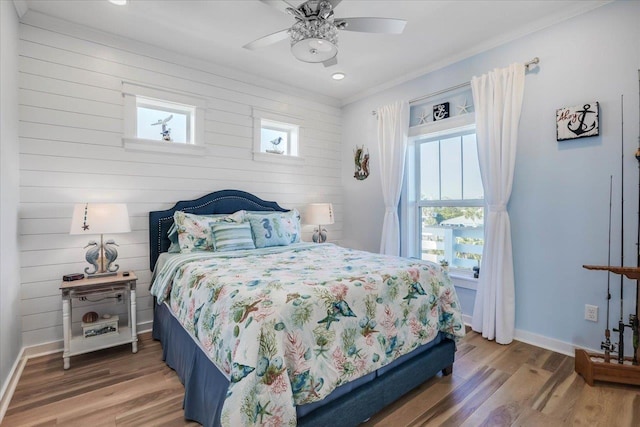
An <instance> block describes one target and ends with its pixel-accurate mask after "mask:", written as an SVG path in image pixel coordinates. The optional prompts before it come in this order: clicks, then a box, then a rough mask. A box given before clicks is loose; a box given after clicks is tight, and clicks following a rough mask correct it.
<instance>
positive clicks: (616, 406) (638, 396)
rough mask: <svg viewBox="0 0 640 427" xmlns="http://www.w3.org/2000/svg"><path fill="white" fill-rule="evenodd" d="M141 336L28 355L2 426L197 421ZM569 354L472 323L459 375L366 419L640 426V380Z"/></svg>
mask: <svg viewBox="0 0 640 427" xmlns="http://www.w3.org/2000/svg"><path fill="white" fill-rule="evenodd" d="M140 338H141V339H140V342H139V345H138V348H139V351H138V353H137V354H132V353H131V347H130V346H129V345H123V346H120V347H116V348H112V349H107V350H102V351H98V352H94V353H89V354H85V355H81V356H76V357H73V358H72V359H71V369H70V370H68V371H64V370H63V369H62V356H61V354H60V353H55V354H52V355H48V356H42V357H38V358H34V359H30V360H29V361H28V363H27V365H26V367H25V369H24V372H23V374H22V377H21V378H20V381H19V383H18V386H17V388H16V391H15V393H14V396H13V398H12V400H11V402H10V404H9V408H8V410H7V413H6V416H5V418H4V420H3V422H2V426H91V427H99V426H197V425H198V424H197V423H193V422H189V421H186V420H184V413H183V410H182V398H183V395H184V387H183V386H182V384H181V383H180V381H179V380H178V377H177V376H176V374H175V372H174V371H172V370H171V369H170V368H168V367H167V366H166V365H165V364H164V362H163V361H162V349H161V347H160V343H159V342H157V341H153V340H152V339H151V337H150V334H149V333H146V334H142V335H141V336H140ZM573 363H574V362H573V358H571V357H568V356H565V355H562V354H558V353H554V352H551V351H548V350H544V349H541V348H538V347H534V346H532V345H529V344H525V343H521V342H517V341H514V342H513V343H512V344H510V345H507V346H502V345H499V344H496V343H494V342H491V341H486V340H484V339H483V338H482V337H481V336H480V335H478V334H476V333H474V332H469V333H468V334H467V336H466V337H465V338H464V339H463V340H462V341H461V342H460V344H459V345H458V352H457V353H456V363H455V365H454V369H453V375H450V376H447V377H443V376H441V375H438V376H436V377H435V378H432V379H431V380H429V381H427V382H426V383H424V384H422V385H421V386H420V387H418V388H416V389H414V390H413V391H411V392H410V393H409V394H408V395H406V396H405V397H404V398H403V399H401V400H399V401H398V402H396V403H394V404H392V405H389V406H388V407H387V408H385V409H384V410H383V411H382V412H380V413H379V414H378V415H376V416H375V417H372V418H371V419H370V420H368V421H367V422H366V423H364V424H363V427H387V426H389V427H397V426H455V427H458V426H462V427H477V426H523V427H524V426H545V427H555V426H616V427H625V426H629V427H635V426H640V387H633V386H624V385H616V384H607V383H596V386H595V387H589V386H588V385H587V384H586V383H585V382H584V381H583V379H582V378H581V377H580V376H578V375H577V374H576V373H575V372H574V369H573V367H574V365H573ZM338 426H339V422H338V423H336V427H338Z"/></svg>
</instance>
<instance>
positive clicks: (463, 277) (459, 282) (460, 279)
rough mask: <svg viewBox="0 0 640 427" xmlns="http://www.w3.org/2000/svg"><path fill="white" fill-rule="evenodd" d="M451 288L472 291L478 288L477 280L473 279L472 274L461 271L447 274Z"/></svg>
mask: <svg viewBox="0 0 640 427" xmlns="http://www.w3.org/2000/svg"><path fill="white" fill-rule="evenodd" d="M449 277H451V281H452V282H453V286H456V287H458V288H464V289H470V290H472V291H475V290H477V288H478V279H476V278H475V277H473V274H468V273H466V272H463V271H451V272H450V273H449Z"/></svg>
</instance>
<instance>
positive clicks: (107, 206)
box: [69, 203, 131, 278]
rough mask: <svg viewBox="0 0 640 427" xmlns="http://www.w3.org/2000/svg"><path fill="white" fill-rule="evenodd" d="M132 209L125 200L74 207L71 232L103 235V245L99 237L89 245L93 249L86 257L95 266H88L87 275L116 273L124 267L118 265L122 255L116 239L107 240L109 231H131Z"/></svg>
mask: <svg viewBox="0 0 640 427" xmlns="http://www.w3.org/2000/svg"><path fill="white" fill-rule="evenodd" d="M130 231H131V226H130V225H129V212H128V211H127V205H126V204H124V203H82V204H77V205H75V206H74V208H73V217H72V218H71V230H70V231H69V234H87V235H95V234H99V235H100V245H98V244H97V243H96V241H95V240H90V241H89V243H88V244H87V246H85V248H89V249H88V250H87V253H86V255H85V259H86V260H87V262H88V263H89V264H91V265H92V267H93V271H91V267H87V268H85V269H84V272H85V273H86V274H87V277H89V278H92V277H104V276H113V275H115V274H116V272H117V271H118V268H120V266H119V265H118V264H114V261H115V260H116V258H118V251H117V250H116V248H115V247H116V246H118V245H117V244H116V242H115V241H113V240H112V239H109V240H107V241H106V242H105V241H104V235H105V234H115V233H128V232H130Z"/></svg>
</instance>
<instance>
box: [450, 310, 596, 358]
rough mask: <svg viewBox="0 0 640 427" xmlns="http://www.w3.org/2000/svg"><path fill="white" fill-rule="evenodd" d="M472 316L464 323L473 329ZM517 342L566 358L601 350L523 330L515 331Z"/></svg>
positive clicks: (464, 316) (464, 319) (465, 319)
mask: <svg viewBox="0 0 640 427" xmlns="http://www.w3.org/2000/svg"><path fill="white" fill-rule="evenodd" d="M472 319H473V318H472V316H470V315H468V314H463V315H462V321H463V322H464V324H465V325H466V326H469V327H471V322H472ZM513 339H514V340H516V341H520V342H523V343H525V344H531V345H534V346H536V347H540V348H544V349H545V350H551V351H555V352H556V353H560V354H564V355H566V356H571V357H574V356H575V350H576V348H581V349H583V350H586V351H589V352H593V353H599V352H600V350H594V349H591V348H585V347H580V346H577V345H575V344H571V343H568V342H564V341H560V340H557V339H555V338H549V337H545V336H544V335H539V334H534V333H532V332H527V331H523V330H521V329H516V330H515V336H514V338H513Z"/></svg>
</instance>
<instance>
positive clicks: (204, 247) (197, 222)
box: [169, 211, 244, 253]
mask: <svg viewBox="0 0 640 427" xmlns="http://www.w3.org/2000/svg"><path fill="white" fill-rule="evenodd" d="M173 220H174V223H175V226H176V229H177V233H178V244H179V247H180V252H182V253H189V252H202V251H213V250H214V248H215V246H214V241H213V235H212V234H211V224H214V223H218V222H232V223H233V222H242V221H243V220H244V211H238V212H236V213H233V214H231V215H225V214H222V215H195V214H189V213H185V212H182V211H176V212H175V213H174V215H173ZM169 231H171V230H169ZM169 239H171V237H169Z"/></svg>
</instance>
